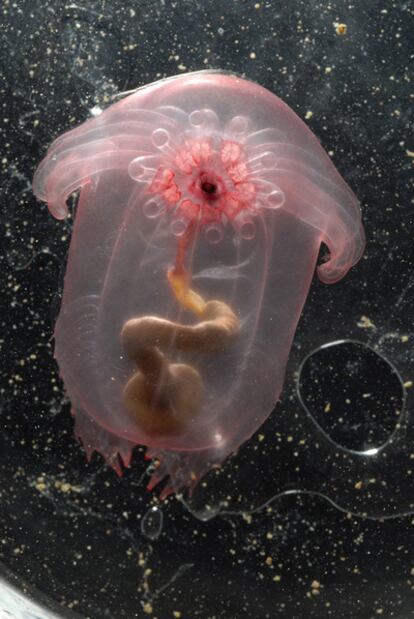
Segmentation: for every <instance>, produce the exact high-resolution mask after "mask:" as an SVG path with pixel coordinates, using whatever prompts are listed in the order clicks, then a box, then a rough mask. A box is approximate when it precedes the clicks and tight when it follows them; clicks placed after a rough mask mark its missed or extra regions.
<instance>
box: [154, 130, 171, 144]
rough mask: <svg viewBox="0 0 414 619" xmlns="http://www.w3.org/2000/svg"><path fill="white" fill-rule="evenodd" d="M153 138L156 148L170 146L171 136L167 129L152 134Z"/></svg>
mask: <svg viewBox="0 0 414 619" xmlns="http://www.w3.org/2000/svg"><path fill="white" fill-rule="evenodd" d="M151 138H152V143H153V144H154V146H157V147H158V148H161V147H162V146H165V145H166V144H168V142H169V140H170V134H169V133H168V131H167V130H166V129H155V131H153V132H152V135H151Z"/></svg>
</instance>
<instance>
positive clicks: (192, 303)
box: [34, 71, 364, 496]
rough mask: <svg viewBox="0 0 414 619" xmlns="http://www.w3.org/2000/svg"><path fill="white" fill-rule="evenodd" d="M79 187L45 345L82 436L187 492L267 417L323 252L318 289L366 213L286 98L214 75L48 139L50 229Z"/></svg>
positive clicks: (359, 246)
mask: <svg viewBox="0 0 414 619" xmlns="http://www.w3.org/2000/svg"><path fill="white" fill-rule="evenodd" d="M79 189H80V195H79V200H78V205H77V212H76V219H75V225H74V230H73V236H72V241H71V246H70V252H69V259H68V266H67V271H66V276H65V284H64V293H63V300H62V306H61V311H60V314H59V317H58V320H57V323H56V329H55V342H56V346H55V356H56V359H57V362H58V365H59V369H60V373H61V375H62V378H63V380H64V384H65V388H66V391H67V393H68V396H69V398H70V400H71V403H72V412H73V414H74V416H75V421H76V434H77V436H78V437H79V438H80V439H81V440H82V443H83V445H84V447H85V449H86V451H87V453H88V455H91V453H92V452H93V451H95V450H96V451H98V452H100V453H101V454H102V455H103V456H104V457H105V458H106V460H107V461H108V462H109V463H110V464H111V465H112V466H113V467H114V468H115V469H116V470H118V471H119V472H120V471H121V468H122V465H126V466H127V465H128V464H129V462H130V458H131V452H132V450H133V448H134V446H135V445H138V444H141V445H145V446H146V447H147V456H148V457H149V458H154V459H156V460H157V461H158V463H159V466H158V468H157V469H156V470H155V472H154V473H153V476H152V478H151V481H150V487H151V488H152V487H154V486H155V485H157V484H158V483H160V482H161V481H162V480H164V485H163V486H162V490H161V495H162V496H167V495H168V494H169V493H170V492H173V491H178V490H180V489H182V488H185V487H188V488H190V489H193V488H194V486H195V485H196V484H197V482H198V481H199V480H200V478H201V477H202V476H203V475H204V474H205V473H206V472H207V471H208V470H209V469H210V468H211V467H213V466H214V465H218V464H220V463H221V462H223V460H224V459H225V458H226V457H227V456H228V455H229V454H231V453H233V452H235V451H236V450H237V449H238V447H239V446H240V445H241V444H242V443H243V442H245V441H246V440H247V439H248V438H250V437H251V435H252V434H253V433H254V431H255V430H256V429H257V428H258V427H259V426H260V425H261V424H262V423H263V421H264V420H265V419H266V417H267V416H268V415H269V414H270V413H271V412H272V410H273V408H274V406H275V404H276V402H277V400H278V398H279V396H280V393H281V390H282V387H283V380H284V374H285V368H286V363H287V359H288V355H289V350H290V347H291V343H292V339H293V336H294V332H295V328H296V325H297V322H298V320H299V317H300V314H301V310H302V307H303V304H304V302H305V299H306V295H307V292H308V289H309V286H310V283H311V280H312V277H313V274H314V270H315V266H316V260H317V256H318V252H319V249H320V246H321V243H322V242H323V243H325V244H326V245H327V247H328V249H329V253H330V255H329V259H328V261H327V262H325V263H324V264H322V265H320V266H319V267H318V274H319V277H320V278H321V279H322V280H323V281H324V282H326V283H333V282H335V281H337V280H338V279H340V278H341V277H342V276H344V275H345V274H346V272H347V271H348V269H349V268H350V267H351V266H352V265H353V264H355V262H356V261H357V260H358V259H359V257H360V256H361V253H362V250H363V246H364V235H363V230H362V226H361V221H360V210H359V205H358V201H357V199H356V197H355V195H354V194H353V193H352V191H351V190H350V189H349V187H348V186H347V185H346V183H345V182H344V181H343V179H342V178H341V177H340V175H339V174H338V172H337V171H336V170H335V168H334V166H333V164H332V163H331V161H330V159H329V157H328V156H327V155H326V154H325V152H324V151H323V149H322V147H321V146H320V144H319V142H318V141H317V139H316V138H315V137H314V136H313V134H312V133H311V132H310V131H309V130H308V129H307V127H306V126H305V125H304V124H303V123H302V121H301V120H300V119H299V118H298V117H297V116H296V115H295V114H294V113H293V112H292V111H291V110H290V109H289V108H288V107H287V106H286V105H285V104H284V103H283V102H282V101H281V100H280V99H278V98H277V97H276V96H275V95H273V94H271V93H270V92H268V91H266V90H265V89H263V88H261V87H260V86H258V85H255V84H253V83H252V82H248V81H245V80H242V79H240V78H238V77H235V76H231V75H226V74H222V73H219V72H211V71H206V72H200V73H194V74H188V75H183V76H180V77H176V78H170V79H167V80H162V81H160V82H156V83H155V84H151V85H149V86H146V87H144V88H141V89H139V90H137V91H136V92H135V93H133V94H132V95H130V96H128V97H126V98H125V99H123V100H121V101H119V102H118V103H116V104H114V105H112V106H111V107H109V108H108V109H107V110H106V111H105V112H104V113H102V114H101V115H100V116H99V117H97V118H95V119H92V120H89V121H87V122H86V123H84V124H83V125H81V126H80V127H78V128H75V129H73V130H72V131H70V132H68V133H66V134H64V135H63V136H62V137H60V138H58V139H57V140H56V141H55V142H54V143H53V144H52V145H51V147H50V149H49V151H48V154H47V156H46V158H45V159H44V161H43V162H42V163H41V165H40V166H39V168H38V170H37V172H36V176H35V179H34V191H35V193H36V195H37V196H38V197H39V198H40V199H41V200H44V201H46V202H47V203H48V206H49V210H50V211H51V213H52V214H53V215H54V216H55V217H57V218H58V219H60V218H63V217H65V216H66V213H67V207H66V200H67V198H68V196H69V195H70V194H71V193H73V192H74V191H76V190H79Z"/></svg>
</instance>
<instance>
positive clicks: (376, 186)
mask: <svg viewBox="0 0 414 619" xmlns="http://www.w3.org/2000/svg"><path fill="white" fill-rule="evenodd" d="M1 11H2V15H1V19H0V46H1V47H0V50H1V51H0V104H1V108H2V109H1V115H0V147H1V148H0V154H1V157H0V159H1V168H0V170H1V171H0V174H1V178H0V248H1V252H0V424H1V432H0V561H1V570H2V575H3V578H4V582H3V585H2V587H3V590H5V588H7V586H8V584H7V583H13V585H14V586H15V587H17V589H19V590H20V591H21V592H23V593H24V595H27V596H28V597H29V598H31V599H33V600H36V601H37V602H38V603H39V604H40V607H41V608H44V610H42V611H40V610H39V611H38V612H37V615H34V614H31V615H29V614H25V613H24V612H23V611H21V612H20V611H18V610H17V606H16V607H13V609H12V608H11V607H10V606H7V605H6V604H7V602H6V601H5V600H6V597H5V594H4V599H2V594H1V588H0V615H1V613H2V612H10V613H12V616H15V617H25V618H26V617H29V616H30V617H32V619H33V617H35V616H37V617H40V618H44V617H47V616H48V614H47V613H48V611H47V609H52V608H53V609H54V610H55V611H56V609H58V610H57V612H58V614H59V615H61V616H64V617H66V616H68V617H74V616H80V617H90V618H91V619H92V618H93V619H94V618H99V619H101V618H102V617H108V618H112V619H119V618H121V617H126V618H128V619H132V618H145V617H149V618H153V619H154V618H157V619H170V618H176V619H180V618H182V619H187V618H191V619H193V618H198V619H234V618H240V619H241V618H249V619H264V618H267V617H269V618H273V617H278V616H280V617H291V618H295V619H300V618H302V617H303V618H305V617H315V618H325V617H326V618H328V617H332V618H335V619H336V618H342V617H343V618H349V617H355V618H358V619H359V618H361V619H362V618H366V619H368V618H369V619H376V618H377V617H382V618H389V617H401V618H406V617H409V616H414V516H411V513H414V479H413V478H412V477H413V475H412V470H411V467H413V470H414V461H413V459H414V448H413V445H414V443H413V439H414V436H413V435H414V432H413V428H412V415H411V411H413V406H414V404H413V401H412V395H411V381H414V361H413V357H414V355H413V352H412V344H413V341H414V335H413V329H412V322H413V293H412V289H413V281H414V280H413V274H412V273H413V268H412V267H413V236H414V227H413V217H412V210H413V208H414V204H413V192H412V189H413V186H412V179H413V175H412V171H413V165H412V163H413V161H414V159H413V153H412V151H414V141H413V139H412V137H413V133H412V116H411V118H410V114H411V112H412V106H413V100H412V83H411V81H410V80H412V56H413V52H414V45H413V26H414V20H413V11H412V5H410V4H409V3H406V2H402V1H400V2H397V3H395V4H394V3H391V2H379V1H376V0H370V1H367V2H355V3H352V2H340V1H336V2H335V1H334V2H329V3H328V2H325V1H323V2H314V1H311V2H308V1H307V0H306V1H304V2H300V1H299V0H289V1H283V2H280V1H279V0H272V1H259V2H254V1H247V0H246V1H244V0H239V1H231V0H227V1H226V2H223V1H222V0H220V1H219V0H212V1H211V2H210V1H200V2H196V1H186V0H178V1H176V2H171V1H169V0H149V1H147V2H146V1H137V2H130V1H128V0H127V1H124V2H118V0H113V1H110V2H105V1H103V0H96V1H91V2H68V3H63V2H53V1H52V2H49V1H47V0H46V1H42V2H40V1H38V0H30V1H27V2H23V1H22V0H17V2H3V3H2V9H1ZM338 22H339V23H344V24H346V26H347V31H346V34H344V35H340V34H338V32H337V28H336V27H335V25H334V24H335V23H338ZM204 68H216V69H224V70H228V71H235V72H237V73H238V74H241V75H246V76H247V77H249V78H251V79H254V80H255V81H257V82H259V83H260V84H262V85H264V86H266V87H267V88H269V89H270V90H272V91H273V92H275V93H276V94H278V95H279V96H280V97H281V98H282V99H284V100H285V101H286V102H287V103H288V104H289V105H290V106H291V107H292V108H293V109H294V110H295V111H296V112H297V113H298V114H299V115H300V116H301V117H302V118H306V122H307V123H308V124H309V126H310V127H311V129H312V130H313V131H314V132H315V133H316V135H317V136H318V137H319V139H320V140H321V142H322V144H323V145H324V147H325V148H326V149H327V150H328V152H329V153H330V155H331V156H332V159H333V161H334V162H335V164H336V165H337V166H338V169H339V171H340V172H341V174H342V175H343V176H344V178H345V179H346V180H347V182H349V184H350V185H351V187H352V188H353V189H354V191H355V192H356V193H357V195H358V196H359V198H360V200H361V203H362V211H363V219H364V224H365V227H366V232H367V241H368V242H367V250H366V253H365V255H364V258H363V260H361V262H360V263H359V265H357V266H356V267H355V268H354V269H353V271H352V272H351V273H350V274H349V275H348V276H347V278H346V279H345V281H343V282H340V283H338V284H336V285H335V286H332V287H329V286H324V285H322V284H321V283H320V282H318V281H317V280H316V279H315V281H314V283H313V285H312V289H311V292H310V295H309V299H308V303H307V305H306V307H305V310H304V313H303V316H302V319H301V322H300V325H299V329H298V332H297V336H296V339H295V343H294V346H293V349H292V354H291V360H290V364H289V367H288V373H287V380H286V385H285V390H284V393H283V398H282V402H281V403H279V404H278V406H277V408H276V411H275V412H274V413H273V415H271V416H270V418H269V419H268V421H267V422H266V424H265V425H264V426H263V427H262V428H261V429H260V430H259V431H258V433H257V434H256V435H255V436H254V437H253V438H252V439H251V440H250V441H249V443H248V444H247V445H245V446H244V447H243V448H242V449H241V450H240V452H239V454H238V455H237V456H234V457H233V458H231V459H230V460H229V461H228V462H227V463H226V464H225V466H224V467H223V469H222V470H221V471H219V472H217V473H215V472H213V473H212V474H210V475H209V476H208V477H207V478H206V481H205V484H202V485H201V486H200V487H199V489H198V490H197V492H196V494H195V496H194V497H193V498H192V499H191V500H189V499H188V498H186V497H182V498H180V497H179V498H178V499H177V498H170V499H169V500H168V501H167V502H165V503H164V504H162V505H160V504H159V503H158V501H157V499H156V497H155V496H153V495H151V494H149V493H148V492H146V490H145V485H146V481H147V479H148V476H147V471H146V469H147V466H148V464H144V462H143V458H142V453H143V452H142V450H140V449H137V450H136V455H135V458H134V461H133V465H132V467H131V469H130V470H129V471H128V472H127V473H126V475H125V477H124V478H122V479H118V478H117V477H116V476H115V474H114V473H113V472H112V471H111V470H109V469H108V468H107V467H106V466H105V465H104V463H103V461H102V460H101V459H100V458H98V457H96V458H95V459H94V461H93V462H92V464H89V465H88V464H87V463H86V461H85V458H84V455H83V452H82V450H81V448H80V447H79V445H77V444H76V442H75V441H74V438H73V435H72V420H71V417H70V414H69V404H68V402H67V401H66V400H65V398H64V395H63V389H62V385H61V383H60V381H59V378H58V375H57V370H56V367H55V364H54V361H53V358H52V352H53V341H52V333H53V324H54V321H55V318H56V315H57V312H58V309H59V302H60V293H61V288H62V280H63V274H64V269H65V258H66V254H67V249H68V244H69V240H70V233H71V227H72V219H71V218H69V219H68V220H66V221H65V222H56V221H54V220H53V219H52V218H51V217H50V215H49V214H48V212H47V208H46V206H45V205H42V204H39V203H37V202H36V200H35V199H34V197H33V195H32V192H31V179H32V176H33V172H34V170H35V167H36V165H37V164H38V163H39V161H40V159H41V158H42V157H43V156H44V154H45V150H46V147H47V146H48V144H49V143H50V142H51V141H52V139H54V138H55V137H57V136H58V135H59V134H60V133H62V132H63V131H65V130H67V129H69V128H70V127H73V126H74V125H76V124H78V123H80V122H82V121H83V120H85V119H86V118H87V117H88V116H89V115H90V114H91V113H92V110H93V109H94V108H95V107H101V106H105V105H107V104H108V103H109V102H110V101H111V97H112V96H113V95H115V94H117V93H119V92H121V91H124V90H128V89H132V88H135V87H137V86H141V85H144V84H146V83H148V82H152V81H154V80H156V79H159V78H161V77H165V76H169V75H174V74H177V73H184V72H186V71H192V70H200V69H204ZM410 97H411V98H410ZM410 153H411V154H410ZM344 339H345V340H349V341H347V342H345V343H343V342H342V343H338V344H336V345H333V346H330V347H328V348H322V349H321V348H320V347H321V346H323V345H325V344H328V343H332V342H335V341H341V340H344ZM313 351H316V352H313ZM7 599H8V598H7ZM2 616H3V615H2Z"/></svg>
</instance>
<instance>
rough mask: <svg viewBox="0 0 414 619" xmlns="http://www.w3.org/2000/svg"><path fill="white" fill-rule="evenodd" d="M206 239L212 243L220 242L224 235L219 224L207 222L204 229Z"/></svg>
mask: <svg viewBox="0 0 414 619" xmlns="http://www.w3.org/2000/svg"><path fill="white" fill-rule="evenodd" d="M205 235H206V239H207V241H208V242H209V243H211V244H212V245H216V244H217V243H220V241H221V240H222V239H223V237H224V230H223V226H222V225H221V224H216V223H213V224H209V225H208V226H207V228H206V231H205Z"/></svg>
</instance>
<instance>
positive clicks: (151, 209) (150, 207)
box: [142, 200, 164, 219]
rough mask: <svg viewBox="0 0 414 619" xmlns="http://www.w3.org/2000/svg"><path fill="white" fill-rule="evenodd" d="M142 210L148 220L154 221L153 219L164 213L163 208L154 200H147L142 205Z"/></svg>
mask: <svg viewBox="0 0 414 619" xmlns="http://www.w3.org/2000/svg"><path fill="white" fill-rule="evenodd" d="M142 210H143V211H144V215H145V216H146V217H148V219H155V217H159V216H160V215H161V213H162V212H163V211H164V207H163V206H162V205H161V204H159V203H158V202H155V201H154V200H149V201H148V202H146V203H145V204H144V206H143V208H142Z"/></svg>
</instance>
